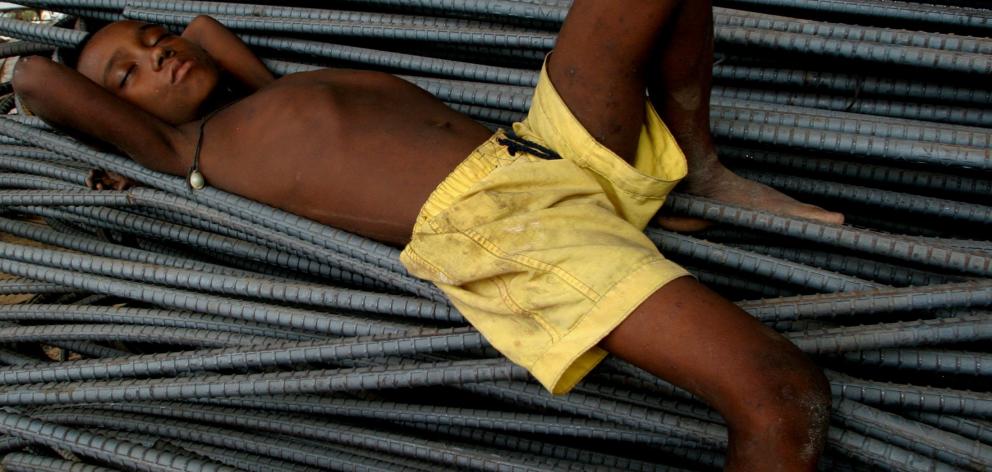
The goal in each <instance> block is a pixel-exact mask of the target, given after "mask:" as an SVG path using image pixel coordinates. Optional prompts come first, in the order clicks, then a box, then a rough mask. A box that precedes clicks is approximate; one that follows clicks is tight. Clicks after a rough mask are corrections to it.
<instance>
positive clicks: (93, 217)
mask: <svg viewBox="0 0 992 472" xmlns="http://www.w3.org/2000/svg"><path fill="white" fill-rule="evenodd" d="M18 210H20V211H23V212H26V213H29V214H35V215H42V216H45V217H55V218H61V219H64V220H67V221H71V222H75V223H80V224H89V225H92V226H96V227H99V228H104V229H110V230H115V231H124V232H127V233H132V234H137V235H140V236H150V237H153V238H158V239H166V240H169V241H175V242H178V243H181V244H185V245H188V246H191V247H195V248H198V249H202V250H209V251H213V252H215V253H217V255H218V257H219V258H222V256H224V255H228V256H232V257H237V258H240V259H241V260H243V261H246V262H253V261H258V262H259V263H266V264H271V265H272V266H274V267H281V268H285V269H289V270H293V271H298V272H300V273H302V274H309V275H313V276H318V277H322V278H331V279H344V280H347V279H349V278H351V277H350V276H351V275H352V274H353V273H352V272H350V271H346V270H343V269H340V268H337V267H333V266H331V265H329V264H325V263H321V262H318V261H314V260H310V259H307V258H305V257H301V256H298V255H296V254H290V253H287V252H284V251H282V250H281V249H280V248H277V247H273V246H272V245H266V246H261V245H258V244H252V243H248V242H245V241H241V240H238V239H234V238H228V237H224V236H219V235H216V234H213V233H208V232H205V231H199V230H195V229H191V228H188V227H183V226H180V225H174V224H171V223H165V222H162V221H161V220H156V219H152V218H146V217H142V216H138V215H135V214H131V213H126V212H122V211H119V210H114V209H111V208H100V207H64V209H54V208H50V207H18ZM173 257H178V256H173ZM255 278H257V276H256V277H255ZM269 278H271V277H269ZM389 278H390V279H392V276H390V277H389ZM365 279H367V277H360V278H358V279H357V280H365ZM381 283H382V282H380V284H381Z"/></svg>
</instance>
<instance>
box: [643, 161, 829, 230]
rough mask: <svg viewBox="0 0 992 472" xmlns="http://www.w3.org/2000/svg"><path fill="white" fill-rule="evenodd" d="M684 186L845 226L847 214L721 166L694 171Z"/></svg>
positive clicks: (684, 222)
mask: <svg viewBox="0 0 992 472" xmlns="http://www.w3.org/2000/svg"><path fill="white" fill-rule="evenodd" d="M694 174H695V175H694ZM683 185H684V187H683V188H684V190H685V191H686V192H687V193H690V194H693V195H699V196H701V197H706V198H711V199H713V200H717V201H720V202H725V203H730V204H733V205H739V206H742V207H748V208H754V209H756V210H763V211H767V212H770V213H776V214H779V215H785V216H792V217H796V218H805V219H810V220H814V221H819V222H821V223H827V224H835V225H839V224H843V223H844V215H842V214H840V213H837V212H833V211H827V210H824V209H823V208H820V207H818V206H815V205H809V204H806V203H802V202H800V201H798V200H796V199H794V198H792V197H789V196H787V195H785V194H784V193H782V192H779V191H778V190H775V189H773V188H771V187H769V186H767V185H764V184H761V183H758V182H755V181H753V180H748V179H745V178H743V177H740V176H738V175H737V174H734V173H733V172H731V171H730V169H727V168H726V167H724V166H723V165H722V164H719V163H717V164H716V165H714V166H711V168H710V169H707V171H706V172H701V171H700V170H699V169H693V171H692V172H690V173H689V175H688V176H687V177H686V180H685V182H684V184H683ZM658 224H660V225H661V226H662V227H663V228H665V229H668V230H671V231H682V232H692V231H700V230H703V229H705V228H706V227H708V226H709V225H710V223H709V222H707V221H705V220H702V219H699V218H688V217H679V216H675V217H672V216H663V217H661V218H658Z"/></svg>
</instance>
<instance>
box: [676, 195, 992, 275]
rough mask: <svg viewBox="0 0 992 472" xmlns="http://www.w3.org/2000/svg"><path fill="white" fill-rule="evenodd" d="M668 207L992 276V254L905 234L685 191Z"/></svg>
mask: <svg viewBox="0 0 992 472" xmlns="http://www.w3.org/2000/svg"><path fill="white" fill-rule="evenodd" d="M665 206H666V207H667V208H669V209H670V210H673V211H675V212H676V213H678V214H683V215H688V216H694V217H698V218H704V219H707V220H710V221H716V222H720V223H726V224H731V225H734V226H741V227H744V228H751V229H756V230H759V231H769V232H774V233H777V234H780V235H783V236H789V237H792V238H797V239H802V240H806V241H810V242H814V243H818V244H827V245H831V246H836V247H842V248H846V249H853V250H856V251H862V252H867V253H871V254H877V255H880V256H886V257H892V258H896V259H901V260H908V261H912V262H915V263H919V264H924V265H928V266H931V267H939V268H944V269H950V270H956V271H960V272H965V273H969V274H975V275H979V276H984V277H988V276H992V257H985V256H981V255H978V254H973V253H969V252H963V251H958V250H954V249H949V248H946V247H939V246H935V245H929V244H922V243H920V242H918V241H915V240H911V239H907V238H904V237H899V236H893V235H889V234H884V233H878V232H874V231H869V230H858V229H854V228H850V227H847V226H837V225H829V224H824V223H819V222H816V221H813V220H806V219H801V218H790V217H786V216H779V215H776V214H774V213H769V212H766V211H759V210H752V209H749V208H745V207H740V206H736V205H731V204H727V203H720V202H716V201H714V200H710V199H706V198H702V197H694V196H688V195H685V194H681V193H673V194H671V195H669V197H668V199H667V200H666V202H665Z"/></svg>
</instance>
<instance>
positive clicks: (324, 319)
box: [0, 259, 409, 336]
mask: <svg viewBox="0 0 992 472" xmlns="http://www.w3.org/2000/svg"><path fill="white" fill-rule="evenodd" d="M0 272H5V273H8V274H18V275H20V276H22V277H27V278H32V279H36V280H43V281H48V282H52V283H58V284H64V285H66V286H70V287H73V288H75V289H77V291H84V292H91V293H102V294H105V295H115V296H119V297H122V298H126V299H131V300H139V301H144V302H147V303H152V304H156V305H159V306H163V307H167V308H173V309H179V310H190V311H196V312H201V313H207V314H211V315H218V316H226V317H231V318H237V319H242V320H246V321H254V322H259V323H268V324H274V325H277V326H284V327H288V328H295V329H301V330H305V331H311V332H316V333H326V334H337V335H343V336H348V335H351V336H355V335H369V334H384V333H387V332H396V331H404V330H407V329H409V327H407V326H404V325H399V324H398V323H387V322H369V321H366V320H362V319H360V318H356V317H349V316H343V315H333V314H328V313H318V312H313V311H307V310H301V309H297V308H289V307H281V306H275V305H267V304H262V303H256V302H246V301H239V300H231V299H226V298H222V297H217V296H213V295H206V294H200V293H195V292H189V291H182V290H175V289H168V288H160V287H155V286H151V285H146V284H139V283H135V282H126V281H119V280H117V279H113V278H110V277H102V276H96V275H88V276H85V277H81V276H80V275H79V274H76V273H74V272H71V271H67V270H62V269H53V268H51V267H44V266H37V265H33V264H25V263H22V262H16V261H10V260H3V259H0Z"/></svg>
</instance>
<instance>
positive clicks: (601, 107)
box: [548, 0, 844, 224]
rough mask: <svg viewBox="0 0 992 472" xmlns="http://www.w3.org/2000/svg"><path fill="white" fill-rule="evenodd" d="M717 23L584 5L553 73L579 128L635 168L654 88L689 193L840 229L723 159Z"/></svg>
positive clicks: (708, 13) (697, 16) (670, 1)
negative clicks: (712, 105)
mask: <svg viewBox="0 0 992 472" xmlns="http://www.w3.org/2000/svg"><path fill="white" fill-rule="evenodd" d="M712 15H713V11H712V7H711V5H710V2H709V1H707V0H692V1H685V0H625V1H610V2H603V1H588V0H576V1H575V3H574V5H573V6H572V9H571V11H570V12H569V16H568V18H567V19H566V21H565V24H564V26H563V27H562V30H561V33H560V34H559V37H558V44H557V46H556V48H555V52H554V54H553V55H552V58H551V60H550V62H549V64H548V74H549V75H550V76H551V81H552V82H553V83H554V84H555V88H556V89H557V90H558V91H559V93H560V94H561V96H562V98H563V99H564V100H565V102H566V103H567V104H568V106H569V108H570V109H571V110H572V112H573V113H574V114H575V115H576V117H577V118H578V119H579V122H581V123H582V125H583V126H585V128H586V129H587V130H589V131H590V133H591V134H592V135H593V136H594V137H596V138H597V139H598V140H599V141H600V142H601V143H603V144H604V145H605V146H606V147H608V148H610V149H612V150H613V151H615V152H617V154H619V155H620V156H622V157H623V158H624V159H628V160H630V159H632V157H633V154H634V150H635V149H636V145H637V144H636V143H637V139H636V138H637V134H638V132H639V130H640V126H641V123H642V120H643V117H644V111H643V109H642V108H643V100H644V90H645V89H648V90H649V91H650V94H651V100H652V102H653V103H654V104H655V107H656V108H657V109H658V112H659V113H660V114H661V116H662V118H663V119H664V120H665V123H666V124H667V125H668V127H669V129H670V130H671V131H672V134H674V135H675V138H676V140H677V141H678V142H679V145H680V146H681V147H682V150H683V151H684V152H685V154H686V157H687V159H688V162H689V175H688V176H687V177H686V180H685V183H684V185H685V187H686V190H687V191H689V192H690V193H693V194H696V195H702V196H706V197H710V198H713V199H716V200H720V201H725V202H729V203H734V204H740V205H742V206H748V207H752V208H760V209H767V210H769V211H772V212H776V213H782V214H787V215H794V216H798V217H803V218H812V219H817V220H821V221H824V222H828V223H838V224H839V223H842V222H843V219H844V217H843V215H841V214H840V213H834V212H829V211H826V210H823V209H821V208H818V207H815V206H813V205H807V204H804V203H801V202H798V201H796V200H794V199H792V198H790V197H788V196H786V195H784V194H782V193H781V192H778V191H777V190H774V189H772V188H770V187H767V186H765V185H762V184H759V183H757V182H753V181H750V180H747V179H743V178H741V177H738V176H737V175H735V174H733V173H732V172H730V171H729V170H727V168H726V167H724V166H723V164H721V163H720V161H719V160H717V155H716V148H715V146H714V144H713V140H712V138H711V135H710V127H709V97H710V86H711V80H712V63H713V21H712Z"/></svg>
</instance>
